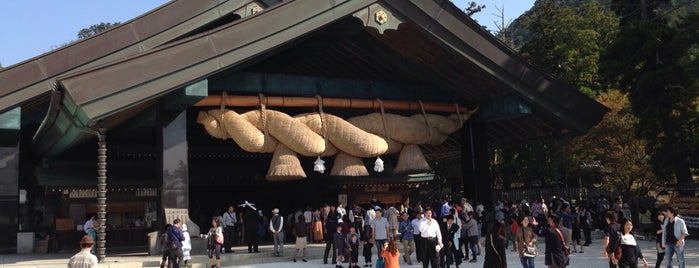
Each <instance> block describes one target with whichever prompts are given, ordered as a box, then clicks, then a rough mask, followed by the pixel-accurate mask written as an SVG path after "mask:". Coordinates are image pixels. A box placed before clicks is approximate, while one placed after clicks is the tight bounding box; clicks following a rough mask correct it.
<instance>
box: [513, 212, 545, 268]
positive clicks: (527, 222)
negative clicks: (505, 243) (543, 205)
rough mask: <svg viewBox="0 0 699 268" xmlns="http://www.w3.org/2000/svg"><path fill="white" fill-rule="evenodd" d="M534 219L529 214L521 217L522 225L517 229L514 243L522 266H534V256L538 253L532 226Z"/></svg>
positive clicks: (525, 267) (526, 267) (534, 224)
mask: <svg viewBox="0 0 699 268" xmlns="http://www.w3.org/2000/svg"><path fill="white" fill-rule="evenodd" d="M536 225H537V222H536V220H535V219H533V218H532V217H529V216H525V217H524V218H522V227H521V228H519V229H517V235H516V243H515V245H516V246H517V253H519V260H520V261H521V262H522V267H524V268H534V258H535V257H536V256H537V255H538V250H537V248H536V240H537V239H538V238H539V236H537V235H536V233H535V232H534V230H533V229H532V226H536Z"/></svg>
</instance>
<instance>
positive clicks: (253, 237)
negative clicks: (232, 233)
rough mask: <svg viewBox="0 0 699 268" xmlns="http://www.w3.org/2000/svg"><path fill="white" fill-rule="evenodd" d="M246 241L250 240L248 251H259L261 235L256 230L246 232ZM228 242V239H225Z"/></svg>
mask: <svg viewBox="0 0 699 268" xmlns="http://www.w3.org/2000/svg"><path fill="white" fill-rule="evenodd" d="M245 241H247V242H248V252H253V251H254V252H257V251H258V250H257V248H258V246H259V245H260V237H259V236H257V232H256V231H252V232H249V231H248V232H245ZM223 242H226V241H223Z"/></svg>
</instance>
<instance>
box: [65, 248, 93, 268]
mask: <svg viewBox="0 0 699 268" xmlns="http://www.w3.org/2000/svg"><path fill="white" fill-rule="evenodd" d="M95 267H97V256H95V255H93V254H92V253H90V248H86V249H82V250H80V252H78V253H77V254H75V255H73V257H70V260H69V261H68V268H95Z"/></svg>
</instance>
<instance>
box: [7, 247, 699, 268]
mask: <svg viewBox="0 0 699 268" xmlns="http://www.w3.org/2000/svg"><path fill="white" fill-rule="evenodd" d="M639 243H640V245H641V248H642V249H643V254H644V256H645V257H646V259H647V260H648V262H649V264H650V267H654V264H655V260H656V254H655V249H654V246H653V242H652V241H639ZM309 247H310V248H309V255H308V256H309V257H308V260H309V262H306V263H304V262H301V259H300V257H299V258H298V259H297V260H298V262H296V263H294V262H292V261H291V256H292V255H293V253H294V246H293V244H287V245H286V246H285V254H284V255H285V256H284V257H272V254H271V251H272V248H271V245H266V246H260V251H262V253H259V254H248V253H247V250H246V249H245V248H242V247H237V248H235V250H236V253H233V254H223V255H222V258H223V259H225V260H226V262H225V263H224V267H243V268H272V267H304V268H306V267H307V268H333V267H334V265H333V264H325V265H324V264H323V260H322V251H323V249H324V245H321V244H312V245H309ZM399 249H401V250H402V246H400V247H399ZM543 249H544V244H543V242H542V243H540V244H539V250H541V251H542V253H543ZM243 251H245V253H243ZM71 255H72V254H67V253H50V254H11V255H0V268H19V267H23V268H24V267H26V268H34V267H36V268H54V267H56V268H57V267H60V268H65V267H66V264H67V263H68V259H69V258H70V256H71ZM192 257H193V259H192V262H191V264H192V265H190V266H189V267H194V268H202V267H203V268H208V267H210V265H209V260H208V258H207V257H206V256H202V255H197V256H192ZM478 257H479V258H478V262H477V263H464V264H462V265H461V267H462V268H463V267H466V268H476V267H478V268H480V267H483V256H482V255H481V256H478ZM685 258H686V267H694V268H699V240H687V246H686V248H685ZM373 259H374V261H375V260H376V258H375V256H374V258H373ZM412 259H413V263H414V265H412V266H408V265H407V264H405V263H402V262H401V267H422V266H421V265H420V264H419V263H416V262H415V261H414V260H415V255H413V256H412ZM159 261H160V257H159V256H147V255H145V253H141V254H121V255H115V256H108V257H107V259H106V260H105V262H104V263H102V264H100V266H99V267H100V268H104V267H110V268H117V267H129V268H137V267H159V265H158V264H159ZM507 261H508V267H510V268H512V267H515V268H516V267H521V264H520V263H519V258H518V257H517V256H516V254H515V253H514V252H511V251H508V253H507ZM359 263H360V265H363V264H364V261H363V257H361V256H360V262H359ZM675 263H676V261H675ZM666 264H667V261H663V266H662V267H665V265H666ZM343 266H344V267H345V268H346V267H347V264H346V263H345V264H344V265H343ZM536 267H540V268H542V267H546V266H545V265H544V258H543V256H541V255H540V256H538V257H537V258H536ZM568 267H570V268H587V267H590V268H593V267H594V268H597V267H607V261H606V259H605V258H603V257H602V241H601V240H594V241H593V244H592V245H591V246H590V247H585V253H573V254H572V255H571V261H570V266H568ZM640 267H642V266H640ZM675 267H677V265H675ZM452 268H453V266H452Z"/></svg>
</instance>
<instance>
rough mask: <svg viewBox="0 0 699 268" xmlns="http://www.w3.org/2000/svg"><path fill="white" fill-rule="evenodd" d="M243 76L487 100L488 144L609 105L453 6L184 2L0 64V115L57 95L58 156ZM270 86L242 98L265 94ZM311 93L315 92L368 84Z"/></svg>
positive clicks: (580, 126)
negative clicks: (170, 102)
mask: <svg viewBox="0 0 699 268" xmlns="http://www.w3.org/2000/svg"><path fill="white" fill-rule="evenodd" d="M242 72H254V73H263V74H265V75H266V77H272V76H275V75H286V76H291V77H297V78H298V77H316V78H318V79H320V80H322V81H335V80H338V79H344V80H351V81H367V82H368V83H369V84H370V85H369V86H368V87H366V88H368V89H367V93H362V94H363V96H365V97H366V98H375V97H376V96H377V95H380V96H382V97H383V98H389V99H398V100H400V99H413V100H414V98H434V101H448V102H450V103H457V104H461V105H465V106H469V107H470V108H471V109H475V108H476V107H478V108H479V109H480V110H479V112H478V114H477V119H478V120H483V121H485V122H486V128H487V134H488V142H489V146H491V147H501V146H508V145H511V144H516V143H521V142H528V141H531V140H536V139H544V138H550V137H552V136H563V135H571V134H579V133H582V132H585V131H586V130H587V129H589V128H591V127H592V126H594V125H595V124H597V123H598V122H599V121H600V120H601V118H602V116H603V115H604V113H606V111H607V108H606V107H604V106H603V105H601V104H599V103H597V102H595V101H594V100H592V99H590V98H589V97H587V96H585V95H583V94H581V93H580V92H579V91H578V90H576V89H575V88H573V87H571V86H570V85H567V84H565V83H563V82H561V81H559V80H556V79H554V78H553V77H551V76H550V75H548V74H546V73H544V72H542V71H540V70H537V69H535V68H533V67H532V66H530V65H529V64H527V63H526V61H525V60H523V59H522V58H521V57H519V56H518V55H517V53H516V52H514V51H512V50H511V49H510V48H508V47H507V46H506V45H504V44H502V43H501V42H500V41H499V40H497V39H496V38H495V37H493V36H492V35H490V34H489V33H488V32H486V31H485V30H483V29H482V28H481V26H479V25H478V24H477V23H475V22H474V21H473V20H471V19H470V18H469V17H468V16H466V15H465V14H464V13H463V12H462V11H461V10H459V8H457V7H456V6H454V5H453V4H452V3H451V2H450V1H447V0H433V1H420V0H402V1H361V0H355V1H303V0H297V1H284V2H281V3H277V2H276V1H264V2H262V1H198V0H176V1H172V2H170V3H168V4H166V5H164V6H162V7H159V8H157V9H155V10H153V11H151V12H149V13H147V14H144V15H143V16H140V17H138V18H136V19H134V20H132V21H129V22H127V23H124V24H122V25H120V26H118V27H116V28H115V29H112V30H110V31H107V32H105V33H103V34H100V35H97V36H95V37H92V38H89V39H87V40H83V41H80V42H77V43H75V44H72V45H70V46H68V47H65V48H62V49H59V50H56V51H52V52H49V53H46V54H44V55H41V56H39V57H36V58H33V59H30V60H28V61H25V62H23V63H20V64H18V65H14V66H10V67H9V68H7V69H5V70H3V71H2V72H0V81H2V82H1V83H0V96H1V97H2V98H0V110H1V111H4V110H8V109H11V108H13V107H16V106H22V107H23V109H24V106H27V105H30V106H31V105H33V103H36V102H37V100H38V101H39V102H50V105H49V111H48V112H47V114H46V116H45V119H44V122H43V123H42V126H41V128H40V129H39V130H38V132H37V134H36V136H35V142H36V144H37V148H36V149H37V150H38V151H39V152H43V153H45V154H47V155H55V154H58V153H61V152H63V151H65V150H67V149H68V148H70V147H71V146H74V145H75V144H80V143H81V142H83V141H85V140H86V139H89V138H94V137H92V136H91V134H89V132H90V130H94V129H95V128H96V127H98V126H100V127H106V128H108V129H109V128H114V127H117V126H119V125H120V124H122V123H123V122H126V121H127V120H129V119H130V118H132V117H134V116H135V115H136V114H138V113H139V112H142V111H144V110H145V109H147V108H148V107H151V106H152V105H154V104H155V103H158V102H163V101H164V100H166V99H167V97H168V96H172V95H173V94H175V95H178V96H180V99H185V101H184V105H182V107H181V109H188V108H189V107H191V105H192V104H193V103H195V102H196V101H197V100H198V99H201V98H204V97H206V96H207V95H209V94H218V93H219V92H222V91H230V92H240V90H242V89H239V88H235V87H233V86H232V85H233V83H231V82H230V81H231V80H232V79H231V77H236V76H239V75H240V73H242ZM10 77H12V78H13V79H10ZM333 79H334V80H333ZM10 80H11V81H12V82H11V83H9V81H10ZM265 81H266V80H265ZM375 84H388V85H411V86H415V85H418V86H417V87H411V88H413V89H411V91H401V90H400V89H395V88H396V87H395V86H387V87H384V88H379V87H376V86H374V87H372V86H371V85H375ZM266 87H267V85H265V87H263V88H257V89H254V90H250V89H248V91H245V93H247V94H252V95H256V93H266V94H270V92H269V91H268V89H267V88H266ZM313 87H316V89H314V90H315V92H311V93H315V94H317V95H324V93H325V94H330V93H332V94H335V95H356V94H359V93H357V92H362V91H361V90H363V89H365V88H364V87H354V88H349V89H345V90H344V91H343V90H334V91H332V90H329V89H327V88H326V89H325V91H323V90H321V89H319V88H320V86H312V87H310V88H313ZM415 88H416V89H415ZM255 90H256V91H258V92H254V91H255ZM357 90H359V91H357ZM381 90H382V91H381ZM49 91H51V92H52V93H51V94H48V93H47V92H49ZM379 91H380V92H379ZM272 94H278V95H289V96H294V95H300V96H306V95H308V94H309V92H308V91H300V90H281V91H279V92H274V93H272ZM360 95H361V94H360ZM187 98H189V99H187ZM361 112H366V111H361ZM343 113H345V115H346V116H351V115H354V114H356V113H359V111H344V112H343ZM455 135H456V136H455V137H452V138H451V139H450V141H448V142H447V143H445V145H443V146H437V147H435V148H433V150H432V153H433V155H434V158H443V157H453V156H455V154H458V151H460V145H459V144H458V142H454V140H459V137H458V134H455ZM427 153H428V154H429V153H430V152H427ZM440 154H441V155H440Z"/></svg>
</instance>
